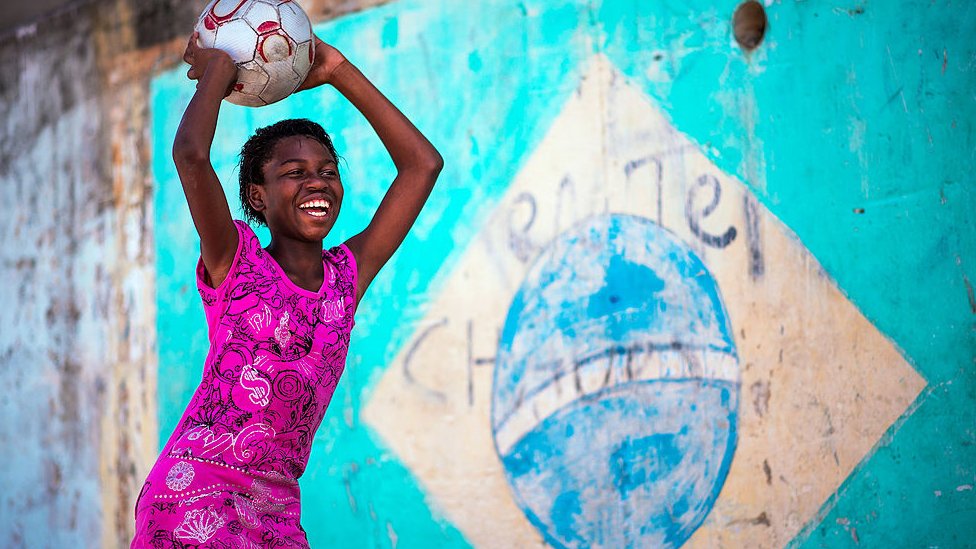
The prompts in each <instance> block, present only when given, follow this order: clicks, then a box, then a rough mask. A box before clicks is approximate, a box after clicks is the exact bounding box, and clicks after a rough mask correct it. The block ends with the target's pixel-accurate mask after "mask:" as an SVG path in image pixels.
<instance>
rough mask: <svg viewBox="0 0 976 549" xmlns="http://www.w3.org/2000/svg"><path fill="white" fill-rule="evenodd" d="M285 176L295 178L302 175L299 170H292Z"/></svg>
mask: <svg viewBox="0 0 976 549" xmlns="http://www.w3.org/2000/svg"><path fill="white" fill-rule="evenodd" d="M285 175H289V176H292V177H295V176H299V175H302V171H301V170H292V171H290V172H288V173H286V174H285Z"/></svg>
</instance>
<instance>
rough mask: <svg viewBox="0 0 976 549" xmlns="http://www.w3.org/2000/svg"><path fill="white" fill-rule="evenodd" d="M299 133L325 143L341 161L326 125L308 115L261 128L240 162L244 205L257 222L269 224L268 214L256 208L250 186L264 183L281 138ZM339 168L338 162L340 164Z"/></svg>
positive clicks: (250, 219) (251, 219)
mask: <svg viewBox="0 0 976 549" xmlns="http://www.w3.org/2000/svg"><path fill="white" fill-rule="evenodd" d="M295 135H300V136H304V137H308V138H310V139H314V140H316V141H318V142H319V143H321V144H322V146H323V147H325V149H326V150H327V151H329V152H330V153H331V154H332V157H333V158H335V159H336V162H338V161H339V155H337V154H336V150H335V147H334V146H333V145H332V138H331V137H329V134H328V133H326V132H325V130H324V129H322V126H320V125H318V124H316V123H315V122H312V121H311V120H308V119H306V118H292V119H288V120H282V121H281V122H277V123H275V124H272V125H270V126H265V127H263V128H258V130H257V131H256V132H254V135H252V136H251V137H250V138H249V139H248V140H247V142H246V143H244V146H243V147H241V160H240V162H239V163H238V173H239V177H238V179H239V181H240V184H241V208H242V209H243V210H244V219H245V221H248V222H250V223H254V224H257V225H267V224H268V223H267V221H266V220H265V219H264V214H263V213H261V212H259V211H257V210H255V209H254V208H253V207H252V206H251V202H250V201H249V200H248V199H247V186H248V184H250V183H254V184H255V185H263V184H264V173H263V172H262V171H261V168H262V167H263V166H264V165H265V164H266V163H267V162H268V160H271V152H272V151H273V150H274V147H275V145H276V144H277V143H278V141H280V140H282V139H284V138H286V137H292V136H295ZM336 169H338V166H337V167H336Z"/></svg>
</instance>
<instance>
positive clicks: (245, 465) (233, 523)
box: [132, 221, 356, 549]
mask: <svg viewBox="0 0 976 549" xmlns="http://www.w3.org/2000/svg"><path fill="white" fill-rule="evenodd" d="M235 224H236V226H237V228H238V232H239V244H238V250H237V253H236V255H235V258H234V262H233V264H232V266H231V269H230V272H229V273H228V275H227V278H226V280H224V281H223V282H222V283H221V284H220V285H219V286H218V287H217V288H211V287H210V286H208V285H207V283H206V282H205V280H206V279H207V278H206V277H205V276H204V271H203V267H202V262H201V263H200V264H199V266H198V270H197V288H198V291H199V293H200V295H201V299H202V300H203V304H204V312H205V313H206V317H207V325H208V330H209V335H210V342H211V347H210V352H209V354H208V356H207V360H206V363H205V365H204V371H203V376H202V380H201V383H200V386H199V387H198V388H197V389H196V391H195V392H194V394H193V397H192V398H191V400H190V403H189V405H188V406H187V409H186V411H185V412H184V414H183V417H182V419H181V420H180V422H179V424H178V426H177V428H176V430H175V432H174V433H173V435H172V437H171V438H170V440H169V442H168V443H167V444H166V446H165V447H164V449H163V452H162V455H161V456H160V458H159V461H157V464H156V466H155V467H154V468H153V470H152V472H150V474H149V477H148V478H147V481H146V485H145V486H144V487H143V491H142V494H141V495H140V498H139V502H138V504H137V508H136V531H137V535H136V539H135V540H134V541H133V544H132V545H133V547H143V546H148V547H182V546H183V545H185V544H186V543H191V542H192V543H197V544H199V547H200V549H208V548H211V547H213V548H217V547H239V546H247V545H248V544H257V545H258V546H281V547H307V542H306V541H305V534H304V530H302V528H301V525H300V524H299V517H300V503H299V498H298V484H297V479H298V478H299V477H300V476H301V475H302V473H303V472H304V471H305V466H306V465H307V463H308V456H309V452H310V450H311V445H312V438H313V437H314V434H315V431H316V430H317V429H318V427H319V424H320V423H321V422H322V418H323V416H324V414H325V411H326V409H327V408H328V405H329V402H330V400H331V399H332V395H333V393H334V391H335V388H336V384H337V383H338V381H339V378H340V376H341V375H342V372H343V370H344V367H345V361H346V354H347V352H348V348H349V336H350V332H351V330H352V328H353V326H354V319H353V316H354V313H355V304H356V303H355V299H356V263H355V259H354V258H353V256H352V254H351V253H350V252H349V249H348V248H346V247H345V246H337V247H335V248H331V249H328V250H324V251H323V252H322V261H323V269H324V276H323V283H322V287H321V289H320V290H319V291H318V292H313V291H308V290H305V289H302V288H299V287H298V286H296V285H295V284H294V283H293V282H292V281H291V280H289V279H288V278H287V276H286V275H285V274H284V271H283V270H282V269H281V268H280V266H278V265H277V263H275V261H274V258H272V257H271V255H270V254H268V253H267V251H265V250H264V249H263V248H261V246H260V243H259V242H258V239H257V237H256V236H255V235H254V232H253V231H251V229H250V227H248V226H247V225H246V224H245V223H243V222H241V221H236V222H235ZM191 483H192V487H191ZM245 541H246V542H247V543H245Z"/></svg>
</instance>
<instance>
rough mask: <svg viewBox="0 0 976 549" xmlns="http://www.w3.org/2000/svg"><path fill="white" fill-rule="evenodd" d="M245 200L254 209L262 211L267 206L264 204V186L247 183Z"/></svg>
mask: <svg viewBox="0 0 976 549" xmlns="http://www.w3.org/2000/svg"><path fill="white" fill-rule="evenodd" d="M247 201H248V202H250V203H251V207H252V208H254V210H255V211H258V212H263V211H264V210H265V208H266V207H267V206H265V204H264V186H263V185H255V184H254V183H248V184H247Z"/></svg>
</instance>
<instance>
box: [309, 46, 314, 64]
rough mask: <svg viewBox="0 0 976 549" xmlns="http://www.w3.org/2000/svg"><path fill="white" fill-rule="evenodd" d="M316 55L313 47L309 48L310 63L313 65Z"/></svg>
mask: <svg viewBox="0 0 976 549" xmlns="http://www.w3.org/2000/svg"><path fill="white" fill-rule="evenodd" d="M314 55H315V48H314V47H312V46H309V48H308V62H309V63H312V62H313V61H314V60H315V58H314V57H313V56H314Z"/></svg>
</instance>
